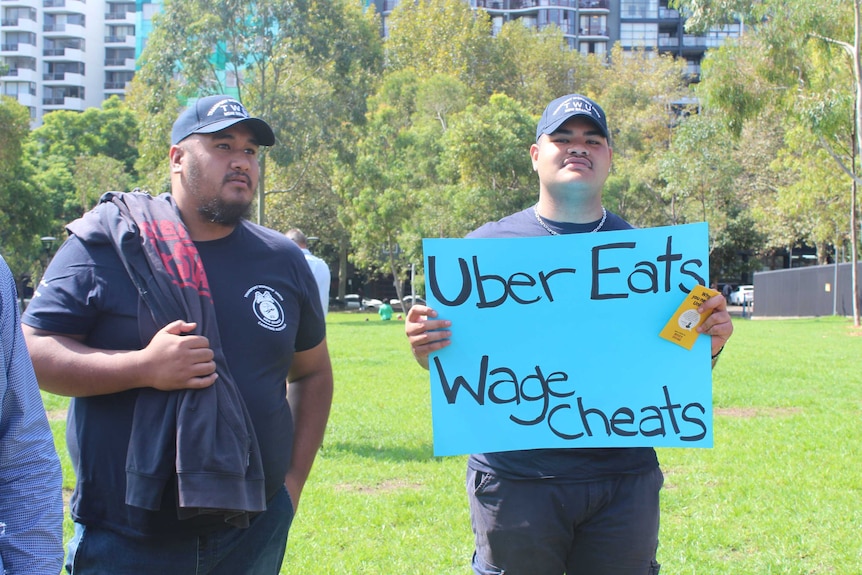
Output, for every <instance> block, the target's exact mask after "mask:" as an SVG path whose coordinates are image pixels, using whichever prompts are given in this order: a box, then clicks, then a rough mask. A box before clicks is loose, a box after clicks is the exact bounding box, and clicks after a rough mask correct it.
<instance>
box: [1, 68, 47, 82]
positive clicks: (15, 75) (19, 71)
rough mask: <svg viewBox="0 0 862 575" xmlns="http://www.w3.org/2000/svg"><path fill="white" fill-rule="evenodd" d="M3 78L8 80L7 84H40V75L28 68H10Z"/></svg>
mask: <svg viewBox="0 0 862 575" xmlns="http://www.w3.org/2000/svg"><path fill="white" fill-rule="evenodd" d="M2 78H6V81H7V82H38V80H39V74H38V73H37V72H36V70H28V69H27V68H10V69H9V71H8V72H6V74H5V75H3V76H2Z"/></svg>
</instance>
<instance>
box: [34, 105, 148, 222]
mask: <svg viewBox="0 0 862 575" xmlns="http://www.w3.org/2000/svg"><path fill="white" fill-rule="evenodd" d="M138 133H139V132H138V123H137V120H136V119H135V115H134V113H133V112H132V110H131V109H130V108H129V107H128V106H127V105H126V104H125V103H124V102H123V101H122V100H119V99H118V98H116V97H112V98H110V99H108V100H105V102H104V103H103V106H102V108H88V109H87V110H85V111H84V112H71V111H65V110H59V111H55V112H51V113H48V114H45V116H44V118H43V123H42V125H41V126H40V127H38V128H36V129H35V130H33V131H32V132H31V134H30V140H29V142H28V155H30V156H31V157H32V158H33V161H34V164H35V167H36V169H37V170H38V172H37V175H36V176H35V179H36V182H37V185H38V186H39V187H41V188H42V189H45V190H47V191H48V192H47V196H48V197H47V198H46V199H45V200H46V201H47V203H48V204H49V205H50V209H51V212H52V214H51V215H52V217H53V218H54V219H55V221H54V224H53V227H54V229H55V230H57V231H58V232H59V230H62V228H63V226H64V225H65V224H66V223H68V222H69V221H71V220H73V219H75V218H77V217H79V216H81V214H83V212H84V210H83V209H82V202H81V199H80V191H79V187H80V186H85V187H87V186H90V190H91V191H90V195H91V196H92V195H95V196H96V197H98V195H101V193H104V192H106V191H108V189H115V190H116V189H126V188H128V187H129V183H130V182H134V181H135V180H136V178H137V174H136V172H135V163H136V161H137V157H138V150H137V143H138ZM97 157H101V158H104V160H101V161H100V162H101V163H100V164H99V166H100V167H101V168H105V167H106V166H107V164H108V163H110V165H111V168H110V170H109V171H105V172H103V173H100V174H99V177H98V180H96V181H91V182H90V183H85V182H81V181H80V178H78V181H77V182H76V176H75V174H76V171H79V170H82V169H83V168H81V167H80V166H83V165H84V164H87V163H91V162H92V161H93V160H79V158H91V159H92V158H97ZM94 174H95V172H92V171H91V172H90V174H89V177H93V176H94ZM100 185H105V186H108V188H107V189H102V190H101V191H99V190H98V189H97V188H96V187H95V186H100ZM53 235H58V233H55V234H53Z"/></svg>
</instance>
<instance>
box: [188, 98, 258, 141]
mask: <svg viewBox="0 0 862 575" xmlns="http://www.w3.org/2000/svg"><path fill="white" fill-rule="evenodd" d="M239 122H244V123H245V124H247V125H248V127H249V128H251V131H252V132H253V133H254V137H255V138H256V139H257V143H258V144H260V145H261V146H271V145H273V144H275V134H273V132H272V128H270V127H269V124H267V123H266V122H264V121H263V120H261V119H260V118H254V117H252V116H251V115H249V113H248V110H246V109H245V106H243V105H242V104H241V103H240V102H239V100H237V99H236V98H232V97H230V96H224V95H219V96H206V97H205V98H200V99H199V100H198V101H197V102H195V104H194V105H193V106H189V107H188V108H186V109H185V110H184V111H183V113H182V114H180V116H179V118H177V121H176V122H174V127H173V128H172V129H171V145H176V144H179V143H180V142H182V141H183V140H185V139H186V138H188V137H189V136H191V135H192V134H212V133H214V132H220V131H221V130H226V129H227V128H230V127H231V126H233V125H234V124H237V123H239Z"/></svg>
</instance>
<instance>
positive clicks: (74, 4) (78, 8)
mask: <svg viewBox="0 0 862 575" xmlns="http://www.w3.org/2000/svg"><path fill="white" fill-rule="evenodd" d="M42 8H44V10H45V12H53V13H57V12H63V13H76V14H86V12H87V5H86V3H85V2H83V1H82V0H43V4H42Z"/></svg>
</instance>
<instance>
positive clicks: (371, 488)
mask: <svg viewBox="0 0 862 575" xmlns="http://www.w3.org/2000/svg"><path fill="white" fill-rule="evenodd" d="M423 487H425V486H424V485H422V484H421V483H415V482H410V481H405V480H403V479H387V480H386V481H381V482H380V483H377V484H376V485H359V484H356V483H341V484H339V485H336V486H335V489H336V490H337V491H346V492H349V493H388V492H390V491H398V490H400V489H408V490H410V489H412V490H418V489H422V488H423Z"/></svg>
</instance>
